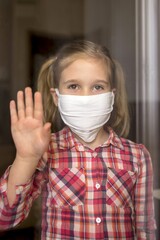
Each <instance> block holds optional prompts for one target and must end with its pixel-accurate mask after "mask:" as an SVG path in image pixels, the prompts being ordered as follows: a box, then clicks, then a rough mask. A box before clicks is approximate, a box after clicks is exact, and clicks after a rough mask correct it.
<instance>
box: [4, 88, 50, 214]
mask: <svg viewBox="0 0 160 240" xmlns="http://www.w3.org/2000/svg"><path fill="white" fill-rule="evenodd" d="M24 100H25V101H24ZM10 114H11V131H12V137H13V140H14V143H15V146H16V158H15V160H14V162H13V165H12V166H11V169H10V171H9V176H8V177H7V189H6V197H7V200H6V201H8V209H9V208H12V207H14V205H15V202H16V203H17V204H18V202H17V186H24V185H28V186H31V185H32V184H31V182H32V181H31V179H32V178H34V175H35V171H36V167H37V165H38V162H39V159H40V158H41V156H42V155H43V154H44V152H45V151H46V149H47V148H48V144H49V140H50V123H46V124H43V107H42V99H41V94H40V93H38V92H37V93H35V96H34V102H33V97H32V91H31V89H30V88H26V89H25V99H24V96H23V92H22V91H20V92H18V94H17V107H16V104H15V102H14V101H11V103H10ZM30 188H31V187H30ZM21 189H22V188H21ZM24 199H25V198H24ZM25 200H26V199H25ZM1 201H3V199H2V198H1V199H0V206H3V203H4V202H3V203H1ZM16 207H17V206H16ZM6 210H7V208H6ZM6 214H7V212H6ZM21 215H23V211H22V209H21ZM3 217H4V216H3ZM13 217H15V213H14V216H13ZM0 218H2V216H1V212H0Z"/></svg>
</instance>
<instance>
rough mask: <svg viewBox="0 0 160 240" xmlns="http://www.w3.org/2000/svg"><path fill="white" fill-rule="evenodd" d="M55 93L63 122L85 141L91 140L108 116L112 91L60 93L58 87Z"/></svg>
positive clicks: (111, 102)
mask: <svg viewBox="0 0 160 240" xmlns="http://www.w3.org/2000/svg"><path fill="white" fill-rule="evenodd" d="M56 93H57V96H58V109H59V112H60V115H61V118H62V120H63V121H64V123H65V124H66V125H67V126H69V128H70V129H71V130H72V131H73V132H74V133H75V134H77V135H78V136H79V137H80V138H81V139H83V140H84V141H85V142H92V141H93V140H94V139H95V138H96V136H97V134H98V132H99V130H100V129H101V127H102V126H103V125H104V124H105V123H106V122H107V121H108V120H109V118H110V115H111V112H112V110H113V104H114V93H113V92H107V93H102V94H98V95H90V96H77V95H62V94H60V93H59V91H58V89H56Z"/></svg>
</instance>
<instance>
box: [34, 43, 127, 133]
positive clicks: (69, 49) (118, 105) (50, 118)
mask: <svg viewBox="0 0 160 240" xmlns="http://www.w3.org/2000/svg"><path fill="white" fill-rule="evenodd" d="M86 57H89V58H94V59H101V60H102V61H104V62H105V64H106V68H107V71H108V76H109V81H110V85H111V88H112V89H116V93H115V103H114V108H113V111H112V113H111V117H110V120H109V121H108V122H107V124H106V126H105V127H107V126H110V127H112V128H113V129H114V131H115V132H116V133H117V134H118V135H119V136H124V137H126V136H127V135H128V133H129V128H130V121H129V120H130V119H129V111H128V103H127V94H126V88H125V79H124V73H123V70H122V68H121V66H120V64H119V63H118V62H117V61H115V60H114V59H112V57H111V56H110V53H109V51H108V49H107V48H106V47H103V46H101V45H98V44H95V43H93V42H89V41H85V40H82V41H73V42H72V43H69V44H67V45H65V46H63V47H62V48H61V49H60V50H59V52H58V53H57V54H56V56H55V57H52V58H50V59H48V60H47V61H46V62H45V63H44V64H43V65H42V67H41V69H40V73H39V77H38V91H40V92H41V94H42V99H43V107H44V122H51V123H52V131H53V132H56V131H59V130H61V129H62V128H63V127H64V123H63V121H62V119H61V117H60V114H59V112H58V109H57V107H56V106H55V104H54V102H53V99H52V96H51V93H50V89H51V88H58V86H59V79H60V75H61V73H62V71H63V70H64V69H65V68H66V67H67V66H69V65H70V64H71V63H72V62H74V61H75V60H77V59H78V58H86Z"/></svg>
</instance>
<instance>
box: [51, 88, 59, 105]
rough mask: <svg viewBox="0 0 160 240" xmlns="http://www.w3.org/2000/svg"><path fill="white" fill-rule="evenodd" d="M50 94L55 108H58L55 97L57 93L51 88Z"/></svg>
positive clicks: (56, 97)
mask: <svg viewBox="0 0 160 240" xmlns="http://www.w3.org/2000/svg"><path fill="white" fill-rule="evenodd" d="M50 92H51V94H52V98H53V102H54V104H55V105H56V106H58V96H57V93H56V91H55V88H51V89H50Z"/></svg>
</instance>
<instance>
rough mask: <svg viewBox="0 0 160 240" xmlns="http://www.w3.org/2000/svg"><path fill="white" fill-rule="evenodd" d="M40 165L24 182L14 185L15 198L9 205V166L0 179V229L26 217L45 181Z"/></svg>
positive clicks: (12, 225) (6, 227)
mask: <svg viewBox="0 0 160 240" xmlns="http://www.w3.org/2000/svg"><path fill="white" fill-rule="evenodd" d="M42 165H43V163H42ZM42 165H41V164H39V165H38V168H37V170H36V172H35V173H34V175H33V176H32V178H31V179H30V180H29V181H28V182H27V183H26V184H23V185H17V186H16V199H15V202H14V203H13V205H12V206H11V207H10V206H9V203H8V199H7V180H8V176H9V171H10V167H8V169H7V170H6V172H5V173H4V175H3V176H2V178H1V179H0V230H6V229H10V228H13V227H15V226H17V225H18V224H19V223H21V222H22V221H23V220H24V219H25V218H27V216H28V214H29V212H30V209H31V206H32V203H33V201H34V200H35V199H36V198H37V197H38V196H39V194H40V193H41V190H42V186H43V183H44V182H45V176H44V175H45V174H44V172H45V170H44V166H42Z"/></svg>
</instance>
